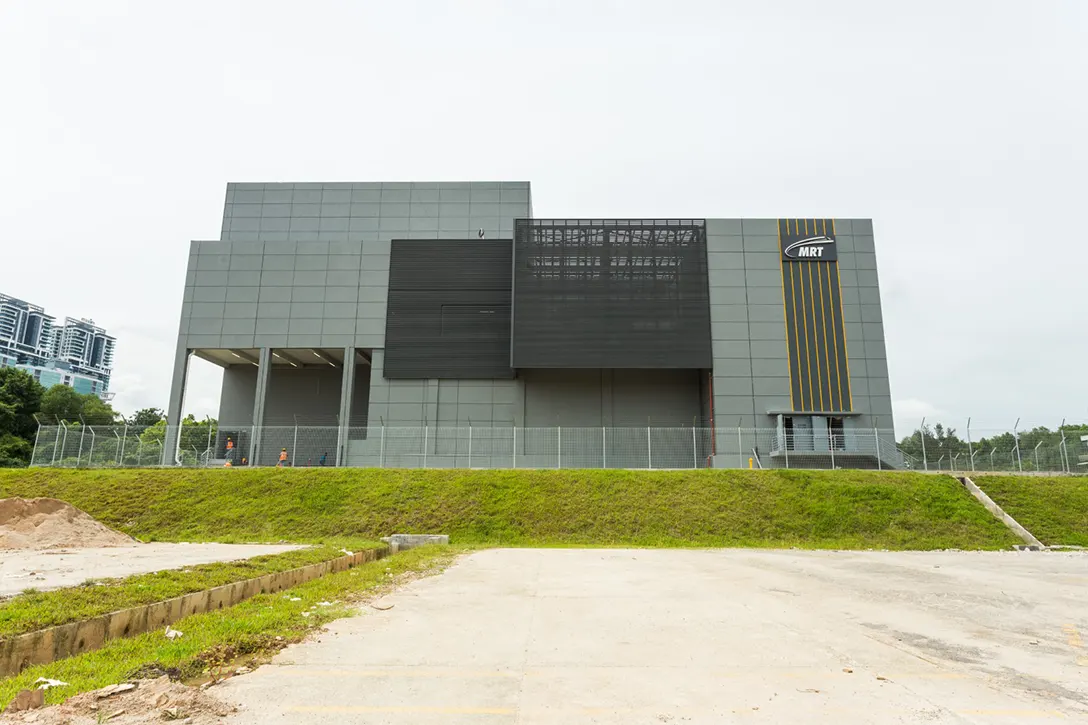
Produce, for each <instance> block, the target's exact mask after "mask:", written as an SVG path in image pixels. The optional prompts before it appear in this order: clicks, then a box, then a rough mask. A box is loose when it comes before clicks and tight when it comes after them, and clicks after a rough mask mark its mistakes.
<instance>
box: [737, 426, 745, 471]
mask: <svg viewBox="0 0 1088 725" xmlns="http://www.w3.org/2000/svg"><path fill="white" fill-rule="evenodd" d="M737 463H738V464H740V467H741V468H744V442H743V441H742V440H741V438H740V426H739V425H738V426H737Z"/></svg>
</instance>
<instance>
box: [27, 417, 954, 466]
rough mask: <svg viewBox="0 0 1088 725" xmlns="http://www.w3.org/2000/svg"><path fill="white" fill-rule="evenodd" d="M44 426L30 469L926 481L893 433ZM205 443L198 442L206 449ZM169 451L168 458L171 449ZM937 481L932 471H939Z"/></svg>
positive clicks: (614, 428)
mask: <svg viewBox="0 0 1088 725" xmlns="http://www.w3.org/2000/svg"><path fill="white" fill-rule="evenodd" d="M177 433H178V429H176V428H167V427H165V426H163V425H162V424H159V425H156V426H150V427H147V428H140V427H135V426H121V425H115V426H100V425H93V426H92V425H79V424H61V425H43V426H41V428H40V429H39V431H38V436H37V439H36V441H35V446H34V453H33V459H32V462H31V465H33V466H65V467H83V468H107V467H142V466H159V465H168V466H169V465H181V466H189V467H202V466H227V465H230V466H232V467H237V466H277V465H283V466H286V467H323V466H327V467H331V466H354V467H378V468H614V469H694V468H822V469H832V468H852V469H911V468H915V469H921V468H923V467H924V464H923V463H920V462H918V461H916V460H915V459H914V458H913V457H912V456H909V455H906V454H904V453H903V452H902V451H901V450H900V449H899V448H898V447H897V446H896V443H895V439H894V436H893V434H892V432H891V431H880V430H871V431H850V430H847V431H843V432H835V433H831V434H828V433H818V432H813V431H811V430H809V431H807V432H806V431H801V432H793V433H790V432H786V431H784V430H776V429H752V428H733V429H727V428H717V429H712V428H699V427H688V428H661V427H646V428H620V427H600V428H597V427H552V428H520V427H478V426H417V427H400V426H344V427H340V426H335V425H281V426H275V425H273V426H238V425H235V426H231V425H225V424H224V425H219V426H216V427H211V426H206V427H197V426H181V428H180V435H177ZM198 438H199V440H198ZM170 445H173V450H172V451H169V450H167V451H164V446H170ZM932 468H934V469H935V466H932Z"/></svg>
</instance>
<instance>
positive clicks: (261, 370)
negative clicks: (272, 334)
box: [241, 347, 272, 466]
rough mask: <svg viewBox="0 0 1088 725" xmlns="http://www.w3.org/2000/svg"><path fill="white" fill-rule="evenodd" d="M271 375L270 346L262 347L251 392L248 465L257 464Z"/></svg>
mask: <svg viewBox="0 0 1088 725" xmlns="http://www.w3.org/2000/svg"><path fill="white" fill-rule="evenodd" d="M271 375H272V348H270V347H262V348H261V351H260V353H259V355H258V358H257V389H256V390H255V391H254V393H253V438H252V440H251V441H250V445H249V465H251V466H256V465H257V456H259V455H260V446H261V429H262V427H263V426H264V408H265V401H266V400H267V398H268V379H269V377H270V376H271ZM241 455H245V453H242V454H241Z"/></svg>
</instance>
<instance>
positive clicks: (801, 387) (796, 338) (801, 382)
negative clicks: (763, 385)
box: [789, 263, 805, 410]
mask: <svg viewBox="0 0 1088 725" xmlns="http://www.w3.org/2000/svg"><path fill="white" fill-rule="evenodd" d="M793 267H794V265H793V264H792V263H791V264H790V266H789V270H790V298H791V299H792V300H793V343H794V347H796V348H797V390H798V394H799V396H800V400H799V401H797V403H795V404H794V410H804V409H805V377H804V376H803V375H802V374H801V335H800V333H799V332H798V328H797V285H795V284H794V283H793ZM791 392H792V391H791Z"/></svg>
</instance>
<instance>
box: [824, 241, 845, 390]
mask: <svg viewBox="0 0 1088 725" xmlns="http://www.w3.org/2000/svg"><path fill="white" fill-rule="evenodd" d="M832 264H833V265H835V271H836V272H837V271H838V268H839V267H838V265H839V263H838V262H832ZM839 301H840V302H841V301H842V298H841V297H840V300H839ZM827 309H828V311H829V312H831V336H832V340H833V342H834V343H835V344H834V347H833V348H832V349H833V350H834V352H835V379H836V380H837V382H838V386H839V409H840V410H843V409H845V407H846V401H845V400H844V399H843V397H842V366H841V365H839V333H838V329H837V328H836V326H835V296H834V295H833V294H831V267H828V268H827ZM840 316H841V311H840ZM840 322H841V320H840ZM844 324H845V323H844ZM842 356H843V357H844V358H845V357H846V348H845V347H844V348H843V351H842ZM828 382H830V381H828ZM847 385H849V381H847Z"/></svg>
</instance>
